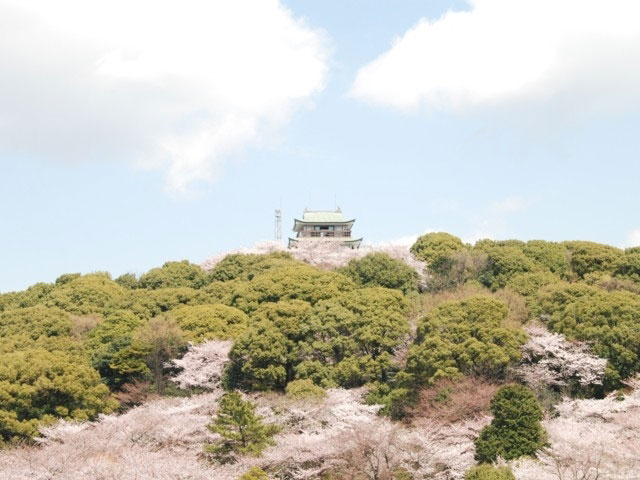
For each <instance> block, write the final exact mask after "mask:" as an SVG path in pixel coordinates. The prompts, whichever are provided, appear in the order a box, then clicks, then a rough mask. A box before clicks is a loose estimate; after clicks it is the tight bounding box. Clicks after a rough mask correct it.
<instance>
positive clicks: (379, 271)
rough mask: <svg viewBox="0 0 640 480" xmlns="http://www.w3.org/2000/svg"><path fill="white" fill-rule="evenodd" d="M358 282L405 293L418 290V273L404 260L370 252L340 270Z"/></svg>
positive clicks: (362, 284) (367, 285)
mask: <svg viewBox="0 0 640 480" xmlns="http://www.w3.org/2000/svg"><path fill="white" fill-rule="evenodd" d="M339 271H340V272H341V273H343V274H344V275H346V276H347V277H349V278H351V279H352V280H353V281H354V282H355V283H356V284H358V285H361V286H364V287H385V288H393V289H397V290H400V291H402V293H404V294H405V295H406V294H407V293H409V292H415V291H417V290H418V273H417V272H416V271H415V270H414V269H413V268H411V267H410V266H409V265H407V264H406V263H405V262H403V261H402V260H397V259H395V258H391V257H390V256H389V255H387V254H386V253H370V254H368V255H367V256H365V257H363V258H361V259H354V260H351V261H350V262H349V265H348V266H346V267H344V268H342V269H340V270H339Z"/></svg>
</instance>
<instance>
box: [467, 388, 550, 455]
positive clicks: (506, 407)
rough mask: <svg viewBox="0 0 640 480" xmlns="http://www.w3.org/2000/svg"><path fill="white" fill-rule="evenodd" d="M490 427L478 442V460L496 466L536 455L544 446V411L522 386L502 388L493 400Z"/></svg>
mask: <svg viewBox="0 0 640 480" xmlns="http://www.w3.org/2000/svg"><path fill="white" fill-rule="evenodd" d="M491 413H493V420H492V421H491V425H489V426H487V427H485V428H484V429H483V430H482V431H481V432H480V436H479V437H478V439H477V440H476V460H478V461H479V462H483V463H490V462H494V461H495V460H496V459H497V458H498V457H502V458H504V459H505V460H513V459H515V458H518V457H521V456H523V455H534V454H535V453H536V451H537V450H539V449H540V448H542V447H543V446H544V444H545V440H546V434H545V432H544V430H543V429H542V425H540V420H542V409H541V408H540V404H539V403H538V400H537V399H536V397H535V395H534V394H533V392H532V391H531V390H529V389H528V388H527V387H524V386H522V385H507V386H505V387H502V388H501V389H500V390H498V392H497V393H496V394H495V396H494V397H493V399H492V400H491Z"/></svg>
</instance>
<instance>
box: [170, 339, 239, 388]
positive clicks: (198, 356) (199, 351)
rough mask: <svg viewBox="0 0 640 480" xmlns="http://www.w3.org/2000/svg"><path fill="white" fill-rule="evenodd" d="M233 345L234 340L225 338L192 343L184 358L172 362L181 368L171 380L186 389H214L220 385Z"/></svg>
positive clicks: (174, 365) (171, 363)
mask: <svg viewBox="0 0 640 480" xmlns="http://www.w3.org/2000/svg"><path fill="white" fill-rule="evenodd" d="M232 345H233V343H232V342H230V341H223V340H209V341H206V342H203V343H201V344H199V345H193V344H191V345H190V346H189V350H188V351H187V353H186V354H185V355H184V356H183V357H182V358H180V359H176V360H172V361H171V362H170V365H171V366H173V367H177V368H180V369H181V371H180V372H179V373H178V374H177V375H176V376H175V377H173V378H172V379H171V381H172V382H174V383H175V384H176V385H178V386H179V387H180V388H185V389H186V388H192V387H199V388H204V389H207V390H213V389H215V388H217V387H219V386H220V379H221V376H222V371H223V370H224V366H225V364H226V363H227V362H228V360H229V358H228V355H229V351H230V350H231V346H232Z"/></svg>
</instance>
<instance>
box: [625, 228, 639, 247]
mask: <svg viewBox="0 0 640 480" xmlns="http://www.w3.org/2000/svg"><path fill="white" fill-rule="evenodd" d="M626 246H627V247H640V228H636V229H635V230H634V231H633V232H631V233H630V234H629V235H628V236H627V244H626Z"/></svg>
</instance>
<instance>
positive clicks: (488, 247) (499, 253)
mask: <svg viewBox="0 0 640 480" xmlns="http://www.w3.org/2000/svg"><path fill="white" fill-rule="evenodd" d="M478 243H479V244H480V242H478ZM475 248H476V249H479V250H480V251H482V252H484V253H486V255H487V264H486V268H485V269H484V271H483V272H481V273H480V276H479V280H480V281H481V282H482V283H483V284H484V285H485V286H487V287H489V288H491V289H492V290H497V289H498V288H503V287H504V286H505V285H506V284H507V282H508V281H509V280H510V279H511V278H512V277H513V276H515V275H517V274H521V273H525V272H532V271H534V270H536V268H537V267H536V264H535V262H534V261H533V260H532V259H531V258H529V257H527V256H526V255H525V254H524V252H523V251H522V247H520V246H514V245H512V244H506V245H501V244H499V243H494V242H492V243H488V242H484V243H482V244H480V245H478V244H477V245H476V247H475Z"/></svg>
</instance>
